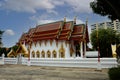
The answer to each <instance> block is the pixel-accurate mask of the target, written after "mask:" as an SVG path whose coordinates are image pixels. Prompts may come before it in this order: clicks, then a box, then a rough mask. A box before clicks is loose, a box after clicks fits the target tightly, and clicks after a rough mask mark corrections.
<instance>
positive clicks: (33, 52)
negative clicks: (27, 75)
mask: <svg viewBox="0 0 120 80" xmlns="http://www.w3.org/2000/svg"><path fill="white" fill-rule="evenodd" d="M32 57H33V58H34V57H35V51H34V50H33V51H32Z"/></svg>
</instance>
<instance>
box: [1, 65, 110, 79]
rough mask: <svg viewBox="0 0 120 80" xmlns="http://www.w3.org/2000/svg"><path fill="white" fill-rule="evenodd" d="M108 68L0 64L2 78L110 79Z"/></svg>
mask: <svg viewBox="0 0 120 80" xmlns="http://www.w3.org/2000/svg"><path fill="white" fill-rule="evenodd" d="M107 72H108V70H107V69H102V71H96V69H88V68H65V67H64V68H63V67H40V66H23V65H0V80H109V79H108V74H107Z"/></svg>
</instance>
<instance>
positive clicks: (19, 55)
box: [17, 53, 22, 64]
mask: <svg viewBox="0 0 120 80" xmlns="http://www.w3.org/2000/svg"><path fill="white" fill-rule="evenodd" d="M17 64H22V55H21V53H20V54H18V55H17Z"/></svg>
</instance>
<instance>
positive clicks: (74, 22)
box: [74, 16, 77, 24]
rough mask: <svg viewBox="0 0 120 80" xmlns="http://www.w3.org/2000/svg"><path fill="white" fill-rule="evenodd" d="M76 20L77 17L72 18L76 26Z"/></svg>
mask: <svg viewBox="0 0 120 80" xmlns="http://www.w3.org/2000/svg"><path fill="white" fill-rule="evenodd" d="M76 18H77V16H75V17H74V24H76Z"/></svg>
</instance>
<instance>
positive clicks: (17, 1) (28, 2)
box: [2, 0, 55, 13]
mask: <svg viewBox="0 0 120 80" xmlns="http://www.w3.org/2000/svg"><path fill="white" fill-rule="evenodd" d="M2 7H3V8H5V9H8V10H13V11H18V12H31V13H36V11H37V10H38V9H45V10H48V9H54V8H55V6H54V5H53V4H52V3H51V2H50V1H49V0H5V1H4V3H3V5H2Z"/></svg>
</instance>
